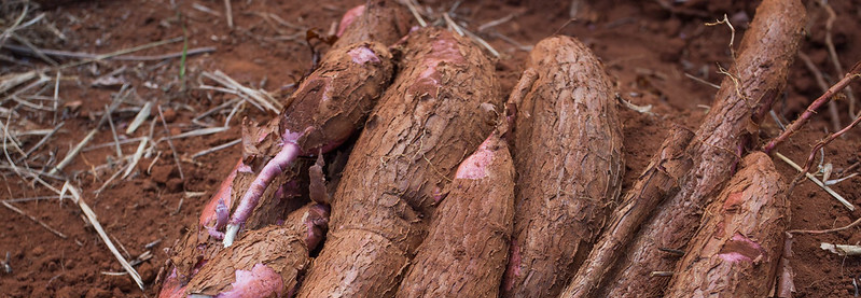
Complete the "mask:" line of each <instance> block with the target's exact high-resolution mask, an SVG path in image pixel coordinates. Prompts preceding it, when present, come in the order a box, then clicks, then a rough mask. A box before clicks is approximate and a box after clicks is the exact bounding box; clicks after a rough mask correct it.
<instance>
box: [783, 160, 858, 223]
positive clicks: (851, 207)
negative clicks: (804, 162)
mask: <svg viewBox="0 0 861 298" xmlns="http://www.w3.org/2000/svg"><path fill="white" fill-rule="evenodd" d="M774 156H776V157H777V158H780V160H782V161H783V162H785V163H786V164H788V165H789V166H791V167H792V168H794V169H795V170H796V171H799V172H801V173H802V174H803V176H801V177H804V176H806V177H807V179H810V181H813V183H814V184H816V185H818V186H819V187H821V188H822V189H823V190H825V192H827V193H828V194H830V195H831V196H832V197H834V198H835V199H837V201H839V202H840V203H841V204H843V206H846V208H848V209H849V210H851V211H855V205H853V204H852V203H850V202H849V201H847V200H846V199H845V198H843V196H841V195H840V194H838V193H837V192H835V191H834V190H833V189H831V188H830V187H828V186H827V185H825V183H823V182H822V181H820V180H819V179H817V178H816V176H813V174H810V173H808V172H807V171H805V170H804V169H802V168H801V167H800V166H798V164H796V163H795V162H793V161H792V160H791V159H789V158H788V157H786V156H784V155H783V154H780V152H774ZM794 184H796V182H795V181H793V183H792V185H794ZM790 190H792V186H790ZM790 193H791V192H790Z"/></svg>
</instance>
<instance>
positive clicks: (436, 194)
mask: <svg viewBox="0 0 861 298" xmlns="http://www.w3.org/2000/svg"><path fill="white" fill-rule="evenodd" d="M446 196H448V193H443V192H442V189H441V188H439V186H434V188H433V200H434V202H435V203H439V201H442V199H445V197H446Z"/></svg>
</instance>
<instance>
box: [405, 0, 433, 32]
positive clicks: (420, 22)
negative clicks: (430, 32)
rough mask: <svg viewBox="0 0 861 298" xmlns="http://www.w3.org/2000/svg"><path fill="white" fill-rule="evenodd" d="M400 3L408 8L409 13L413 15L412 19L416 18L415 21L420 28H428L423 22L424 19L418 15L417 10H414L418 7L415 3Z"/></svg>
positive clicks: (409, 0)
mask: <svg viewBox="0 0 861 298" xmlns="http://www.w3.org/2000/svg"><path fill="white" fill-rule="evenodd" d="M401 3H402V4H404V5H406V6H407V8H409V10H410V13H412V14H413V17H415V18H416V21H418V22H419V25H421V26H422V27H427V26H428V23H427V22H425V19H424V18H422V15H421V14H419V10H418V8H416V6H418V5H416V3H415V2H414V1H413V0H402V1H401Z"/></svg>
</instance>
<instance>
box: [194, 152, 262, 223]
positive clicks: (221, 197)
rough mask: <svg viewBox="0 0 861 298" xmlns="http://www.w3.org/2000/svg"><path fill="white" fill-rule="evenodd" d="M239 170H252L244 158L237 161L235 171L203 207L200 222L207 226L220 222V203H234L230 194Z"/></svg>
mask: <svg viewBox="0 0 861 298" xmlns="http://www.w3.org/2000/svg"><path fill="white" fill-rule="evenodd" d="M237 172H251V167H249V166H248V165H246V164H245V163H243V162H242V159H239V162H237V163H236V166H235V167H233V171H230V174H229V175H227V178H225V179H224V181H223V182H221V186H219V187H218V192H216V193H215V195H213V196H212V199H210V200H209V203H207V204H206V207H204V208H203V212H201V214H200V222H199V224H200V225H201V226H206V225H208V224H210V223H212V222H213V221H215V222H218V217H219V214H218V208H219V207H220V205H225V206H229V205H230V204H231V203H232V202H231V201H232V199H233V198H232V197H231V196H230V194H231V193H232V192H233V180H235V179H236V173H237Z"/></svg>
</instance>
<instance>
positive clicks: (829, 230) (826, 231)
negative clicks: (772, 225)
mask: <svg viewBox="0 0 861 298" xmlns="http://www.w3.org/2000/svg"><path fill="white" fill-rule="evenodd" d="M859 224H861V218H858V219H856V220H855V221H853V222H852V223H850V224H848V225H845V226H842V227H839V228H833V229H827V230H790V231H787V233H789V234H813V235H818V234H827V233H834V232H840V231H845V230H848V229H851V228H853V227H855V226H857V225H859Z"/></svg>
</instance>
